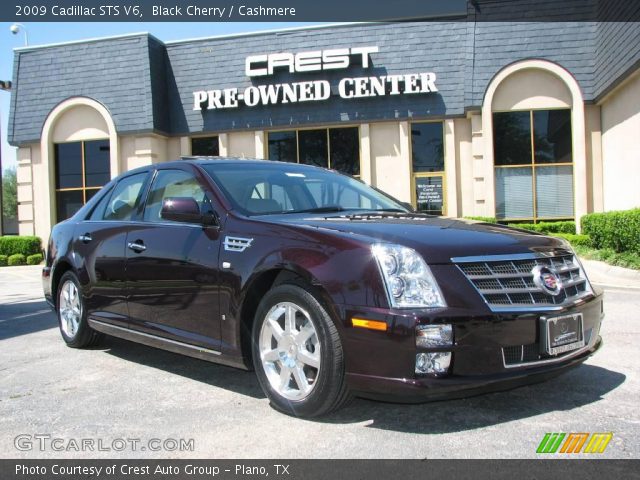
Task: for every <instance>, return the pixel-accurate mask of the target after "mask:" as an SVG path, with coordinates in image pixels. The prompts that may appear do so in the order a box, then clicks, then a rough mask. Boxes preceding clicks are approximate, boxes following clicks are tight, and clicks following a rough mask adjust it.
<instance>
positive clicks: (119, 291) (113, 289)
mask: <svg viewBox="0 0 640 480" xmlns="http://www.w3.org/2000/svg"><path fill="white" fill-rule="evenodd" d="M146 179H147V173H146V172H145V173H137V174H134V175H131V176H128V177H125V178H123V179H121V180H120V181H119V182H118V184H117V185H116V186H115V187H114V188H112V189H111V191H110V192H107V194H106V195H104V197H103V198H102V199H101V200H100V201H99V202H98V204H97V205H96V207H95V208H94V209H93V211H92V212H91V215H90V216H89V218H87V219H86V220H84V221H82V222H79V223H78V225H77V226H76V228H75V231H74V238H73V243H74V245H73V251H74V253H75V255H76V262H77V264H78V265H79V269H78V275H79V279H80V283H81V284H82V286H83V295H84V301H85V308H86V309H87V313H88V315H89V316H90V317H92V318H93V319H94V320H98V321H102V322H107V323H112V324H115V325H118V326H121V327H127V326H128V323H129V322H128V311H127V302H126V285H125V280H126V277H125V259H126V252H125V245H126V240H127V230H128V228H130V226H131V225H132V223H131V219H132V217H133V215H134V212H135V211H136V209H137V208H138V206H139V203H140V201H141V197H142V193H143V191H144V186H145V183H146Z"/></svg>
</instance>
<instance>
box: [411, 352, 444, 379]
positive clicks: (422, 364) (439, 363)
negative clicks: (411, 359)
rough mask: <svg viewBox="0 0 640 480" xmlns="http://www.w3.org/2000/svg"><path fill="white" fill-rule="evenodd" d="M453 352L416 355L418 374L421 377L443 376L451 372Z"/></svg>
mask: <svg viewBox="0 0 640 480" xmlns="http://www.w3.org/2000/svg"><path fill="white" fill-rule="evenodd" d="M450 364H451V352H431V353H418V354H417V355H416V373H417V374H419V375H424V374H435V375H443V374H445V373H447V372H448V371H449V365H450Z"/></svg>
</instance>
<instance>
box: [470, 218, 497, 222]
mask: <svg viewBox="0 0 640 480" xmlns="http://www.w3.org/2000/svg"><path fill="white" fill-rule="evenodd" d="M464 218H465V219H467V220H476V221H478V222H485V223H497V221H496V219H495V217H464Z"/></svg>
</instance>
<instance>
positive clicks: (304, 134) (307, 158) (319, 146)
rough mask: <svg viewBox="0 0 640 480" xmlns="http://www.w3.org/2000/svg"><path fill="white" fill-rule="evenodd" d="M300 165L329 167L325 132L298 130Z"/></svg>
mask: <svg viewBox="0 0 640 480" xmlns="http://www.w3.org/2000/svg"><path fill="white" fill-rule="evenodd" d="M298 148H299V155H300V163H304V164H306V165H315V166H317V167H324V168H328V167H329V152H328V150H327V131H326V130H300V131H299V132H298Z"/></svg>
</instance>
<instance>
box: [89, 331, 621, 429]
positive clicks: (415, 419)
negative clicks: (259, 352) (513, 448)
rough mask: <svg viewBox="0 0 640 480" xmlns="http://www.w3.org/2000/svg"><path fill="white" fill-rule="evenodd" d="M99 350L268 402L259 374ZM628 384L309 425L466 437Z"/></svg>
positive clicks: (402, 409) (551, 388) (149, 352)
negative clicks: (357, 425)
mask: <svg viewBox="0 0 640 480" xmlns="http://www.w3.org/2000/svg"><path fill="white" fill-rule="evenodd" d="M96 349H100V350H104V351H105V352H106V353H109V354H110V355H114V356H116V357H118V358H121V359H123V360H127V361H130V362H134V363H138V364H142V365H146V366H149V367H152V368H157V369H159V370H164V371H166V372H170V373H173V374H175V375H180V376H182V377H185V378H188V379H191V380H195V381H197V382H202V383H206V384H208V385H211V386H213V387H218V388H222V389H225V390H229V391H233V392H236V393H238V394H240V395H247V396H250V397H252V398H256V399H264V398H265V395H264V394H263V393H262V390H261V388H260V385H259V384H258V380H257V379H256V376H255V374H254V373H253V372H246V371H242V370H238V369H236V368H232V367H227V366H224V365H216V364H213V363H209V362H205V361H202V360H197V359H193V358H190V357H186V356H183V355H178V354H174V353H171V352H167V351H164V350H159V349H156V348H152V347H147V346H145V345H141V344H137V343H133V342H129V341H126V340H122V339H119V338H114V337H106V338H105V340H104V341H103V343H102V344H101V346H100V347H96ZM625 379H626V376H625V375H624V374H622V373H619V372H615V371H612V370H608V369H606V368H602V367H597V366H594V365H582V366H580V367H577V368H575V369H572V370H570V371H569V372H567V373H566V374H564V375H561V376H560V377H557V378H554V379H552V380H549V381H546V382H543V383H537V384H534V385H529V386H525V387H520V388H517V389H514V390H509V391H507V392H499V393H491V394H485V395H479V396H476V397H470V398H464V399H459V400H443V401H437V402H428V403H421V404H415V405H412V404H394V403H386V402H378V401H371V400H365V399H360V398H356V399H354V400H353V401H352V402H351V403H350V404H349V405H347V406H346V407H344V408H343V409H341V410H338V411H337V412H335V413H333V414H330V415H328V416H326V417H321V418H316V419H311V420H309V421H312V422H317V423H327V424H350V423H365V426H366V428H378V429H381V430H391V431H396V432H409V433H424V434H438V433H453V432H462V431H466V430H474V429H477V428H483V427H487V426H492V425H498V424H501V423H506V422H512V421H514V420H516V421H517V420H521V419H525V418H529V417H534V416H536V415H541V414H544V413H549V412H554V411H569V410H572V409H574V408H579V407H582V406H585V405H589V404H591V403H594V402H598V401H600V400H602V399H603V397H604V396H605V395H606V394H607V393H609V392H611V391H612V390H615V389H616V388H618V387H619V386H620V385H621V384H622V383H623V382H624V381H625Z"/></svg>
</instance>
